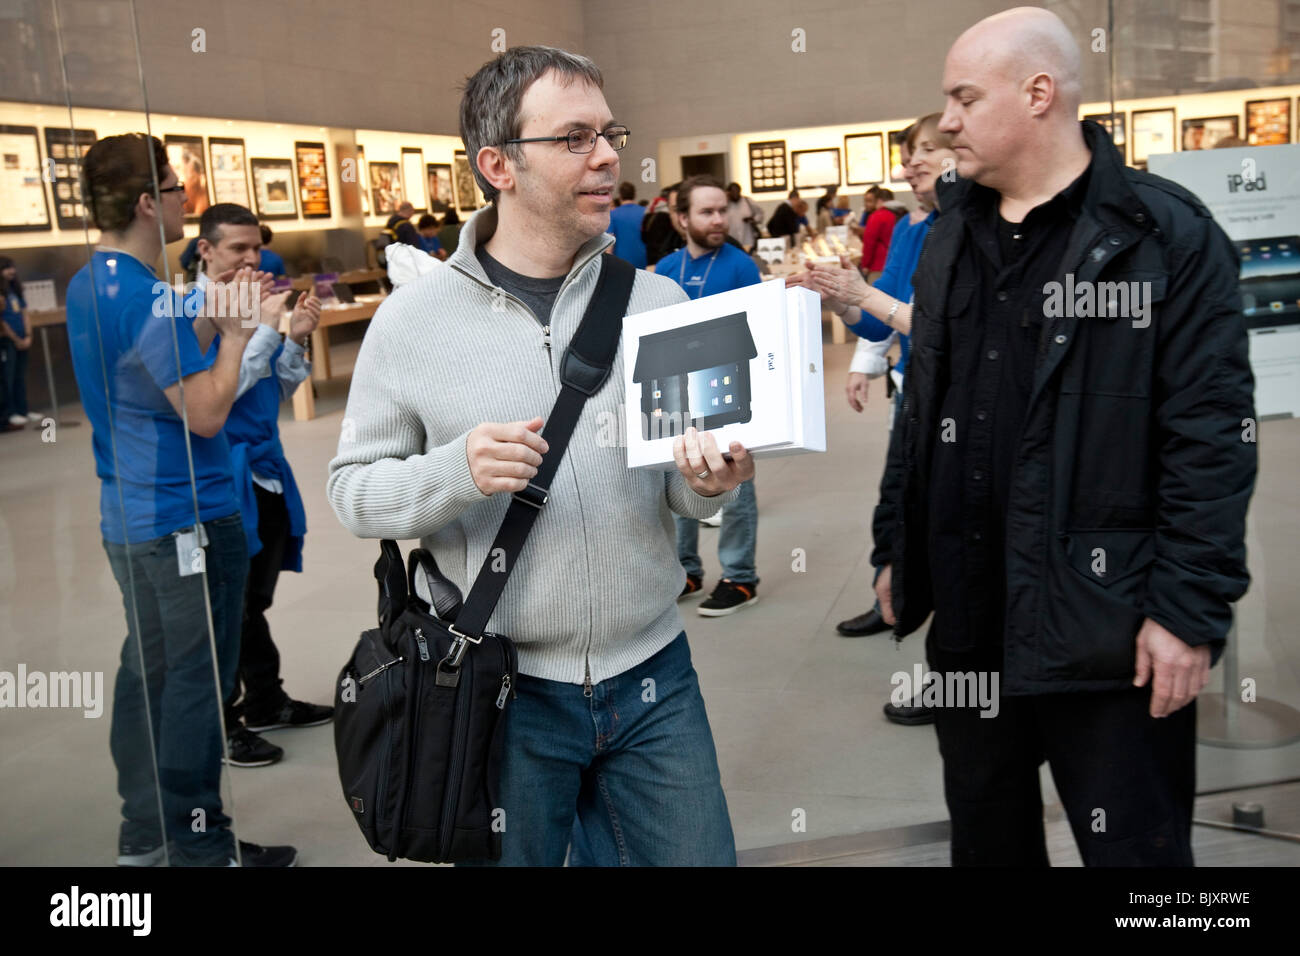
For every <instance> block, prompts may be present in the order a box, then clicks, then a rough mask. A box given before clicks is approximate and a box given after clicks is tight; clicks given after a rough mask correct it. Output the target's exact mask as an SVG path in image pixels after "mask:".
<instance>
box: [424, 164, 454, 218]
mask: <svg viewBox="0 0 1300 956" xmlns="http://www.w3.org/2000/svg"><path fill="white" fill-rule="evenodd" d="M425 169H426V170H427V171H428V191H429V212H446V211H447V210H448V209H452V208H454V207H455V205H456V197H455V196H453V195H452V193H451V164H450V163H429V165H428V166H426V167H425Z"/></svg>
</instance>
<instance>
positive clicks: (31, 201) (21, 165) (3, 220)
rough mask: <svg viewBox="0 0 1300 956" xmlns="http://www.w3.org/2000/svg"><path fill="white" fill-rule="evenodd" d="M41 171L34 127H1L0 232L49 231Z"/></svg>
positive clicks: (38, 145) (47, 204)
mask: <svg viewBox="0 0 1300 956" xmlns="http://www.w3.org/2000/svg"><path fill="white" fill-rule="evenodd" d="M43 168H44V167H43V166H42V164H41V144H40V140H38V139H37V138H36V127H35V126H0V232H27V231H29V230H30V231H34V230H39V229H49V228H51V227H50V207H49V200H48V199H46V198H45V182H44V179H43V177H42V176H41V172H42V170H43ZM56 175H57V170H56Z"/></svg>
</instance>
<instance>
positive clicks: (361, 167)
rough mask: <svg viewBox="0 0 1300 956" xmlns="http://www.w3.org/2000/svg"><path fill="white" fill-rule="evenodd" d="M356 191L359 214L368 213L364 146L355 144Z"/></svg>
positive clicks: (367, 178) (368, 186)
mask: <svg viewBox="0 0 1300 956" xmlns="http://www.w3.org/2000/svg"><path fill="white" fill-rule="evenodd" d="M357 187H358V189H357V192H359V193H360V194H361V215H363V216H369V215H370V173H369V172H368V171H367V170H366V148H365V147H364V146H362V145H361V144H360V143H358V144H357Z"/></svg>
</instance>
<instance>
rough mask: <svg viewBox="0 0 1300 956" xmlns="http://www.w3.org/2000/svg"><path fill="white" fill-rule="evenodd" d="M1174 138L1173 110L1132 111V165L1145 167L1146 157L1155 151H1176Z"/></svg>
mask: <svg viewBox="0 0 1300 956" xmlns="http://www.w3.org/2000/svg"><path fill="white" fill-rule="evenodd" d="M1177 150H1178V143H1177V141H1176V140H1175V138H1174V111H1173V110H1172V109H1163V110H1134V111H1133V165H1134V166H1141V167H1142V168H1143V169H1145V168H1146V162H1147V157H1149V156H1153V155H1155V154H1156V153H1173V152H1177Z"/></svg>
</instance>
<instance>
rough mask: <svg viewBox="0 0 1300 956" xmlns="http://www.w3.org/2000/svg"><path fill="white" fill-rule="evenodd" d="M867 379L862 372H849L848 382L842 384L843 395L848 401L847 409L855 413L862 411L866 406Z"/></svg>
mask: <svg viewBox="0 0 1300 956" xmlns="http://www.w3.org/2000/svg"><path fill="white" fill-rule="evenodd" d="M868 381H869V379H868V378H867V376H866V375H865V374H863V373H862V372H849V380H848V381H847V382H845V383H844V394H845V396H846V397H847V398H848V400H849V408H851V409H853V410H854V411H855V412H860V411H862V409H863V407H864V406H866V404H867V382H868Z"/></svg>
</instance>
